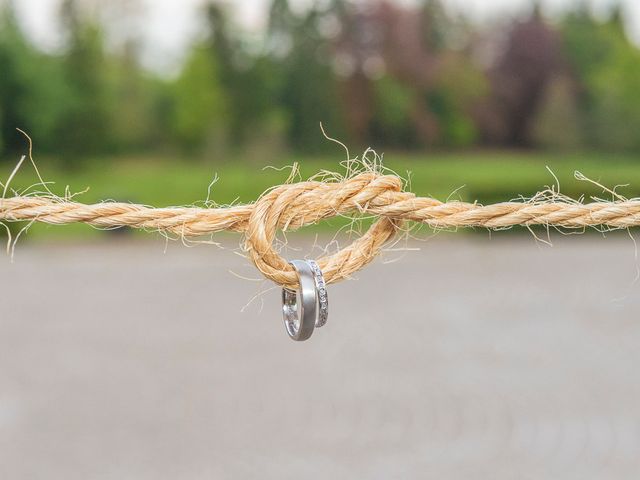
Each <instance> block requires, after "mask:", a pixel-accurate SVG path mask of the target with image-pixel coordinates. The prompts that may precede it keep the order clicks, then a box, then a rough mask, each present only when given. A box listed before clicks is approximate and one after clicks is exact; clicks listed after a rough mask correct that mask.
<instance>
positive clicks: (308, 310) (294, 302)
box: [282, 260, 318, 341]
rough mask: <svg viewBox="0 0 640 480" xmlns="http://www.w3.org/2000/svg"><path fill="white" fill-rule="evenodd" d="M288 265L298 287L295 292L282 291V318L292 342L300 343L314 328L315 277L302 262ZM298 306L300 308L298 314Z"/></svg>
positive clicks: (316, 302)
mask: <svg viewBox="0 0 640 480" xmlns="http://www.w3.org/2000/svg"><path fill="white" fill-rule="evenodd" d="M289 263H290V264H291V265H292V266H293V268H294V269H295V271H296V274H297V276H298V284H299V285H300V287H299V290H298V291H297V292H295V291H293V290H289V289H286V288H283V289H282V316H283V319H284V326H285V328H286V330H287V334H288V335H289V336H290V337H291V338H292V339H293V340H296V341H302V340H306V339H308V338H309V337H310V336H311V334H312V333H313V329H314V327H315V323H316V316H317V305H318V296H317V295H318V292H317V290H316V282H315V277H314V274H313V271H312V270H311V267H310V266H309V264H308V263H307V262H305V261H304V260H292V261H291V262H289ZM298 297H299V300H298ZM298 305H299V306H300V313H299V314H298ZM297 320H299V321H297ZM296 323H297V324H298V325H297V326H296Z"/></svg>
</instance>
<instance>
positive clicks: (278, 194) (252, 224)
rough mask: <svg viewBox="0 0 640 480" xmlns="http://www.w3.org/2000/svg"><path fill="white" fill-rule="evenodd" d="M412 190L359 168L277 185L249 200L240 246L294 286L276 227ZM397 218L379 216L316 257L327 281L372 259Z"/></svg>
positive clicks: (372, 206)
mask: <svg viewBox="0 0 640 480" xmlns="http://www.w3.org/2000/svg"><path fill="white" fill-rule="evenodd" d="M413 197H414V196H413V194H411V193H407V192H402V182H401V180H400V179H399V178H398V177H395V176H391V175H378V174H375V173H373V172H367V173H362V174H359V175H356V176H354V177H352V178H349V179H346V180H344V181H342V182H318V181H307V182H300V183H294V184H286V185H280V186H278V187H275V188H273V189H272V190H270V191H268V192H266V193H265V194H263V195H262V196H261V197H260V198H259V199H258V201H257V202H256V203H255V204H254V205H253V210H252V212H251V215H250V216H249V220H248V223H247V225H246V231H245V242H244V245H245V250H246V251H247V254H248V256H249V258H250V259H251V260H252V261H253V263H254V264H255V266H256V267H257V268H258V270H260V271H261V272H262V274H263V275H264V276H265V277H267V278H269V279H270V280H273V281H274V282H276V283H278V284H280V285H282V286H284V287H287V288H296V286H297V283H298V281H297V277H296V274H295V271H294V269H293V267H292V266H291V265H289V263H288V261H287V260H285V259H284V258H282V257H281V256H280V255H279V254H278V253H277V252H276V250H275V249H274V247H273V242H274V240H275V237H276V233H277V230H278V228H280V229H282V230H283V231H284V230H287V229H296V228H299V227H302V226H304V225H308V224H311V223H316V222H318V221H320V220H322V219H324V218H328V217H333V216H336V215H346V214H350V213H354V212H361V213H364V212H370V211H372V210H373V211H375V210H377V209H379V208H382V207H385V206H388V205H390V204H392V203H395V202H397V201H398V200H399V199H404V200H409V199H411V198H413ZM399 224H400V220H396V219H393V218H390V217H387V216H380V218H378V219H377V220H376V221H375V222H374V223H373V225H372V226H371V227H370V228H369V230H368V231H367V232H366V233H365V234H364V235H362V236H361V237H360V238H358V239H357V240H355V241H354V242H353V243H352V244H351V245H349V246H347V247H345V248H343V249H342V250H339V251H337V252H335V253H333V254H331V255H327V256H324V257H322V258H320V259H318V260H317V262H318V264H319V266H320V268H321V269H322V272H323V274H324V278H325V280H326V282H327V283H333V282H337V281H339V280H342V279H345V278H348V277H349V276H351V274H353V273H354V272H355V271H357V270H359V269H360V268H362V267H363V266H364V265H366V264H368V263H369V262H371V260H373V259H374V258H375V257H376V256H377V255H378V253H380V250H381V249H382V247H383V246H384V245H385V243H386V242H387V241H389V240H390V239H391V238H393V237H394V236H395V233H396V230H397V229H398V227H399Z"/></svg>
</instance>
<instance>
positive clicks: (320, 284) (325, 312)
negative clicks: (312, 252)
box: [307, 260, 329, 328]
mask: <svg viewBox="0 0 640 480" xmlns="http://www.w3.org/2000/svg"><path fill="white" fill-rule="evenodd" d="M307 263H308V264H309V266H310V267H311V270H312V271H313V276H314V277H315V282H316V289H317V290H318V316H317V317H316V328H320V327H322V326H324V324H325V323H327V318H328V317H329V298H328V295H327V286H326V283H325V281H324V276H323V275H322V270H320V267H319V266H318V264H317V263H316V262H315V260H307Z"/></svg>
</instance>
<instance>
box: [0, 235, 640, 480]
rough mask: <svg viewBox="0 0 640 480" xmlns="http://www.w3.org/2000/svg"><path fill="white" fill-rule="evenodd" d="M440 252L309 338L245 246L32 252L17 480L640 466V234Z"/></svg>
mask: <svg viewBox="0 0 640 480" xmlns="http://www.w3.org/2000/svg"><path fill="white" fill-rule="evenodd" d="M419 246H420V247H421V248H422V251H420V252H410V253H408V254H406V255H405V256H404V257H402V258H399V260H398V261H396V262H394V263H389V264H386V265H385V264H383V263H382V262H378V263H376V264H375V265H374V266H372V267H370V268H368V269H367V270H365V271H363V272H361V274H360V275H359V280H357V281H352V282H347V283H343V284H339V285H335V286H332V288H331V289H330V300H331V316H330V319H329V323H328V325H327V326H326V327H325V328H323V329H322V330H319V331H318V332H316V334H314V336H313V337H312V338H311V340H310V341H309V342H306V343H302V344H297V343H294V342H291V341H290V340H289V339H288V338H287V337H286V335H285V333H284V328H283V327H282V325H281V319H280V316H279V309H280V306H279V292H278V291H276V290H272V291H270V292H268V293H267V294H266V295H265V296H264V297H263V298H262V299H263V303H264V305H263V307H262V310H261V302H260V301H257V302H254V303H253V304H251V305H250V306H249V307H247V308H246V309H245V310H244V312H241V309H242V308H243V306H244V305H245V304H246V303H247V301H248V300H249V299H250V298H251V297H252V296H253V295H254V294H255V293H256V292H258V291H259V290H260V288H261V285H260V284H259V283H254V282H250V281H247V280H243V279H240V278H238V277H237V276H234V275H232V274H230V273H229V270H233V271H235V272H236V273H237V274H239V275H243V276H255V273H254V272H253V270H252V269H250V268H248V267H247V266H245V263H244V260H243V259H241V258H240V257H238V256H236V255H233V253H232V252H230V251H228V250H225V251H221V250H218V249H216V248H215V247H210V246H209V247H198V248H193V249H187V248H184V247H182V246H180V245H177V244H173V245H170V246H169V249H168V251H167V252H166V253H164V251H163V246H162V245H161V244H159V243H116V244H99V245H91V246H86V245H85V246H77V245H75V246H65V247H51V246H49V247H43V246H39V247H33V246H29V245H27V244H23V245H22V246H20V247H19V248H18V250H17V254H16V258H15V262H14V263H13V264H9V262H8V261H7V260H6V259H0V292H1V297H0V478H2V479H11V480H21V479H64V480H75V479H82V480H86V479H114V480H123V479H136V480H138V479H140V480H143V479H153V480H158V479H160V480H161V479H172V480H173V479H214V478H215V479H218V478H221V479H225V478H232V479H244V478H276V479H294V478H295V479H299V478H305V479H308V478H318V479H320V478H321V479H328V478H330V479H355V478H367V479H368V478H371V479H388V478H407V479H409V478H420V479H423V478H434V479H467V478H469V479H492V480H494V479H521V478H522V479H538V478H545V479H554V478H557V479H563V480H565V479H580V480H583V479H590V478H593V479H595V478H607V479H618V478H628V479H632V478H633V479H636V478H638V474H639V473H638V472H640V371H639V369H640V316H639V315H638V312H640V282H637V283H634V280H635V277H636V264H637V262H636V260H635V257H634V246H633V243H632V242H631V240H629V239H628V238H627V237H624V236H616V237H612V238H608V239H601V238H596V237H595V236H588V237H587V236H585V237H570V238H563V239H560V240H559V241H558V242H557V244H556V245H555V246H554V247H553V248H548V247H544V246H542V247H541V246H538V245H536V244H534V243H533V241H532V240H531V239H529V238H519V237H513V236H511V235H506V234H498V235H497V238H494V239H493V240H492V241H488V240H487V239H484V238H480V237H479V236H474V237H472V238H469V237H466V238H459V237H454V238H444V237H443V238H439V239H435V240H432V241H430V242H427V243H424V244H420V245H419ZM395 258H396V256H394V255H389V256H387V259H395ZM263 286H264V285H263Z"/></svg>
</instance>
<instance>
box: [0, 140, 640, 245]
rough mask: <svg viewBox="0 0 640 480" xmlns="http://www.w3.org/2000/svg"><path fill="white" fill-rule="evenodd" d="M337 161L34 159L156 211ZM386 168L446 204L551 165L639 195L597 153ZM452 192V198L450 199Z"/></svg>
mask: <svg viewBox="0 0 640 480" xmlns="http://www.w3.org/2000/svg"><path fill="white" fill-rule="evenodd" d="M340 155H341V153H340V152H339V153H338V155H336V156H335V158H329V157H324V158H313V157H309V158H294V157H290V158H285V159H282V160H280V161H273V160H269V161H268V162H267V161H265V162H264V163H262V164H261V163H259V162H256V161H255V160H252V161H250V162H248V161H246V160H243V159H241V158H238V159H235V160H228V161H224V162H220V161H186V160H185V161H175V160H170V159H168V158H151V157H136V158H132V157H122V158H110V159H97V160H93V161H91V162H87V163H86V164H85V166H84V167H82V168H80V169H77V170H65V169H62V168H59V167H58V166H57V165H56V162H55V161H54V160H47V159H37V162H38V167H39V169H40V172H41V174H42V176H43V178H44V180H45V181H47V182H48V181H51V182H55V183H54V184H52V185H50V186H49V188H50V189H51V190H52V191H53V192H54V193H56V194H58V195H64V192H65V187H66V186H67V185H68V187H69V190H70V191H71V192H80V191H83V190H85V189H87V188H88V189H89V190H88V191H87V192H86V193H83V194H81V195H78V196H77V197H76V200H78V201H81V202H96V201H101V200H109V199H110V200H118V201H131V202H136V203H143V204H147V205H153V206H169V205H192V204H200V205H201V204H202V203H203V201H204V200H205V199H206V198H207V193H208V187H209V184H210V183H211V181H212V180H213V179H214V178H215V177H217V178H218V180H217V182H216V183H215V184H214V185H213V186H212V187H211V191H210V200H211V201H214V202H217V203H219V204H228V203H231V202H250V201H252V200H254V199H255V198H256V197H257V196H258V195H259V194H260V193H261V192H263V191H264V190H265V189H266V188H268V187H270V186H272V185H275V184H279V183H281V182H283V181H284V180H285V179H286V178H287V177H288V175H289V170H288V169H285V170H280V171H278V170H275V169H271V168H265V167H266V166H267V165H271V166H274V167H284V166H287V165H291V164H292V163H293V162H294V161H298V163H299V164H300V167H301V174H302V177H303V178H308V177H309V176H311V175H313V174H315V173H317V172H318V171H320V170H322V169H327V170H331V171H337V172H339V173H344V171H343V169H342V167H341V166H340V164H339V162H340V160H342V159H343V157H341V156H340ZM383 163H384V165H385V166H386V167H388V168H390V169H392V170H394V171H395V172H397V173H398V174H400V175H401V176H403V177H405V178H410V180H411V190H412V191H413V192H415V193H416V194H418V195H425V196H426V195H429V196H434V197H436V198H438V199H441V200H446V199H447V198H449V197H450V196H451V198H455V199H462V200H466V201H475V200H477V201H479V202H481V203H491V202H498V201H506V200H510V199H512V198H515V197H517V196H519V195H524V196H532V195H533V194H535V193H536V192H538V191H540V190H542V189H544V188H545V187H546V186H548V185H553V184H555V179H554V178H553V176H552V175H551V174H550V173H549V171H548V170H547V169H546V168H545V166H548V167H549V168H550V169H551V170H552V171H553V173H554V174H555V175H556V176H557V178H558V180H559V181H560V187H561V191H562V192H563V193H565V194H567V195H570V196H572V197H574V198H577V197H580V196H581V195H586V196H587V197H588V196H591V195H596V196H599V197H602V198H610V195H609V194H607V193H603V192H602V191H601V189H598V188H597V187H594V186H593V185H589V184H588V183H586V182H580V181H578V180H576V179H575V178H574V171H576V170H579V171H580V172H582V173H583V174H584V175H586V176H587V177H589V178H591V179H593V180H596V181H598V182H600V183H602V184H604V185H606V186H607V187H610V188H613V187H615V186H616V185H621V184H628V185H629V186H628V187H624V188H619V189H618V192H619V193H620V194H622V195H624V196H626V197H635V196H640V157H630V156H619V155H618V156H616V155H604V154H603V155H596V154H570V155H558V154H539V153H538V154H533V153H513V152H500V153H488V152H483V153H433V154H406V153H399V154H394V153H388V154H386V155H385V156H384V162H383ZM14 166H15V163H13V162H10V161H8V159H4V163H2V164H1V165H0V178H1V179H2V180H5V179H7V178H8V176H9V174H10V173H11V170H12V169H13V167H14ZM35 182H36V176H35V174H34V172H33V168H32V167H31V165H30V164H28V163H25V164H23V166H22V168H21V170H20V172H19V173H18V175H17V176H16V177H15V178H14V179H13V180H12V183H11V186H12V187H13V188H17V189H21V188H25V187H27V186H29V185H32V184H33V183H35ZM452 194H453V195H452ZM97 234H99V232H96V231H95V230H93V229H91V228H87V227H85V226H64V227H59V226H46V225H35V226H34V227H32V229H31V230H30V232H29V237H30V238H34V237H35V238H38V237H42V236H63V237H68V236H76V235H97Z"/></svg>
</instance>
